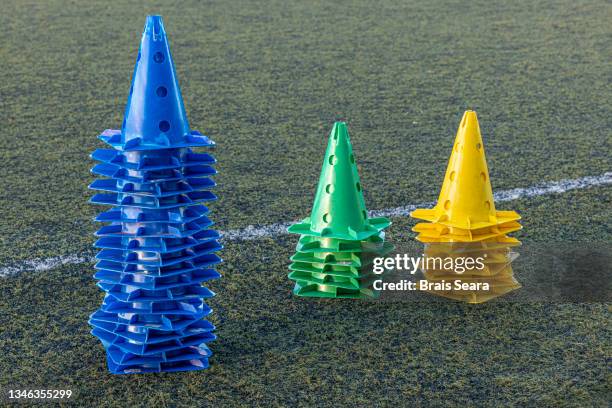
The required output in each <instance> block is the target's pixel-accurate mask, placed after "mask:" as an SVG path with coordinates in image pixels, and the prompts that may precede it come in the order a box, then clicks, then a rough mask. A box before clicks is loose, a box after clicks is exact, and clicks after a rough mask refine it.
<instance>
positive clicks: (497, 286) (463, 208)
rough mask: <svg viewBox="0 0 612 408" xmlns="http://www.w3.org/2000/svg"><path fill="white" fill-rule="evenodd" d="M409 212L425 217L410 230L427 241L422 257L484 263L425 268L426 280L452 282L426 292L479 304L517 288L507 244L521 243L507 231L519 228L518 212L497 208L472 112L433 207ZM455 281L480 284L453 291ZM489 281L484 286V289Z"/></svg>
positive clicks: (461, 128)
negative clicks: (477, 266)
mask: <svg viewBox="0 0 612 408" xmlns="http://www.w3.org/2000/svg"><path fill="white" fill-rule="evenodd" d="M410 215H411V217H413V218H417V219H421V220H425V221H429V222H428V223H419V224H417V225H415V226H414V228H413V229H412V230H413V231H414V232H417V233H418V235H417V238H416V239H417V240H418V241H421V242H423V243H424V244H425V252H424V254H425V257H441V258H459V257H471V258H473V259H476V258H479V257H482V258H483V259H484V262H483V263H484V268H482V269H478V270H477V269H473V270H470V271H464V272H463V273H461V274H459V273H457V272H456V271H454V270H447V269H432V268H430V269H427V268H425V269H424V270H423V273H424V275H425V277H426V278H427V280H428V282H431V283H445V282H446V283H450V284H451V285H450V286H451V289H446V288H445V289H443V290H442V289H432V290H430V292H432V293H435V294H438V295H441V296H444V297H448V298H452V299H457V300H462V301H466V302H469V303H481V302H485V301H487V300H490V299H493V298H495V297H498V296H501V295H503V294H506V293H508V292H510V291H512V290H514V289H517V288H519V287H520V284H519V283H518V282H517V281H516V280H515V279H514V276H513V273H512V268H511V266H510V263H511V262H512V261H513V260H514V259H515V257H516V254H515V253H513V252H512V251H511V247H513V246H517V245H520V242H519V241H518V240H517V239H516V238H511V237H508V236H507V235H506V234H508V233H511V232H514V231H518V230H520V229H521V225H520V224H519V223H518V220H519V219H520V218H521V217H520V216H519V215H518V214H517V213H516V212H514V211H497V210H496V208H495V202H494V200H493V190H492V189H491V182H490V180H489V170H488V168H487V161H486V157H485V153H484V145H483V143H482V136H481V134H480V127H479V125H478V118H477V117H476V112H473V111H466V112H465V114H464V115H463V119H462V120H461V124H460V125H459V130H458V131H457V137H456V139H455V145H454V146H453V152H452V154H451V157H450V160H449V162H448V167H447V169H446V175H445V177H444V183H443V184H442V190H441V191H440V196H439V197H438V202H437V204H436V206H435V207H434V208H432V209H417V210H415V211H413V212H412V213H411V214H410ZM458 280H460V281H461V283H467V284H472V283H474V284H475V283H480V284H483V285H479V286H480V288H479V289H478V290H457V289H455V286H456V285H455V282H456V281H458ZM485 283H486V284H487V285H484V284H485ZM469 286H474V285H469ZM487 286H488V287H489V289H488V290H483V289H482V287H487ZM438 287H439V286H438Z"/></svg>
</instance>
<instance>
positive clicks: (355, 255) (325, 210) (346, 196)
mask: <svg viewBox="0 0 612 408" xmlns="http://www.w3.org/2000/svg"><path fill="white" fill-rule="evenodd" d="M390 224H391V222H390V221H389V220H388V219H386V218H370V217H368V212H367V209H366V206H365V201H364V199H363V191H362V188H361V184H360V182H359V174H358V172H357V165H356V163H355V157H354V155H353V149H352V146H351V142H350V139H349V135H348V131H347V128H346V124H345V123H344V122H336V123H335V124H334V127H333V129H332V131H331V133H330V136H329V142H328V145H327V151H326V152H325V159H324V161H323V167H322V169H321V175H320V178H319V184H318V187H317V191H316V196H315V202H314V205H313V207H312V211H311V215H310V217H308V218H306V219H304V220H303V221H302V222H300V223H297V224H295V225H292V226H291V227H289V229H288V231H289V232H290V233H295V234H300V235H301V238H300V240H299V242H298V245H297V253H296V254H295V255H294V256H293V257H291V261H292V263H291V265H290V266H289V269H290V270H291V273H289V279H291V280H293V281H295V289H294V291H293V292H294V294H296V295H298V296H310V297H331V298H367V297H374V296H376V293H375V291H374V290H373V289H372V282H373V280H374V279H375V278H374V276H375V275H373V274H372V272H371V271H372V267H371V264H372V262H373V258H374V257H376V256H382V255H384V254H386V253H388V252H390V251H391V250H393V246H392V245H390V244H389V243H386V242H385V241H384V232H383V229H384V228H386V227H388V226H389V225H390Z"/></svg>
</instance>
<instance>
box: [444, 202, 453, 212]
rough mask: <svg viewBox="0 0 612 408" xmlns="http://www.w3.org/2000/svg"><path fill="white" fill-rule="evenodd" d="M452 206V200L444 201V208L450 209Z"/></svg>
mask: <svg viewBox="0 0 612 408" xmlns="http://www.w3.org/2000/svg"><path fill="white" fill-rule="evenodd" d="M450 206H451V202H450V200H446V201H445V202H444V209H445V210H448V209H449V208H450Z"/></svg>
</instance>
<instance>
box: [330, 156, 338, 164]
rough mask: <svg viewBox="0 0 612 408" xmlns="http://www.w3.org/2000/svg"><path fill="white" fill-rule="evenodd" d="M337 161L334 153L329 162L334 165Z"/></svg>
mask: <svg viewBox="0 0 612 408" xmlns="http://www.w3.org/2000/svg"><path fill="white" fill-rule="evenodd" d="M336 161H337V160H336V156H334V155H333V154H332V155H331V156H329V164H331V165H332V166H333V165H334V164H336Z"/></svg>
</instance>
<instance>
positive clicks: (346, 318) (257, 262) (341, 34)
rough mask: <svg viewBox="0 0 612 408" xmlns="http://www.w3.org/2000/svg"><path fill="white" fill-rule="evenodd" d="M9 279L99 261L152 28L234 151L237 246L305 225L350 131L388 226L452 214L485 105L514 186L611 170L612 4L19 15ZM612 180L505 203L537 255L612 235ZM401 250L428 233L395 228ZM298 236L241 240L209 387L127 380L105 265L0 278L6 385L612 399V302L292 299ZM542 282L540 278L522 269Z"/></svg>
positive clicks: (109, 390) (148, 399)
mask: <svg viewBox="0 0 612 408" xmlns="http://www.w3.org/2000/svg"><path fill="white" fill-rule="evenodd" d="M1 8H2V12H1V13H0V38H2V46H1V47H0V112H1V116H0V117H1V118H2V120H3V125H2V126H1V127H0V141H1V145H0V163H2V173H3V177H4V183H3V186H2V189H1V191H0V220H2V221H0V266H4V265H11V264H14V263H19V262H20V261H23V260H27V259H33V258H46V257H53V256H58V255H69V254H75V253H77V254H80V253H91V252H92V251H91V244H92V243H93V236H92V235H91V234H92V232H93V231H94V229H95V228H96V226H95V225H94V224H93V223H92V222H91V218H92V216H93V215H94V214H96V213H97V212H99V211H100V210H101V208H99V207H94V206H91V205H88V204H87V199H88V197H89V196H90V195H91V194H90V193H89V192H88V191H87V184H88V183H89V182H90V181H91V180H92V179H93V177H92V176H91V175H90V174H89V172H88V170H89V168H90V167H91V165H92V164H93V163H92V162H91V160H89V159H88V157H87V155H88V154H89V153H90V152H91V151H93V150H94V149H95V148H96V147H101V146H102V144H101V143H100V142H99V141H97V139H96V136H97V134H98V133H99V132H101V131H102V130H104V129H105V128H109V127H115V128H116V127H119V125H120V123H121V120H122V115H123V107H124V104H125V101H126V99H127V93H128V90H129V84H130V76H131V74H132V68H133V63H134V62H135V58H136V54H137V47H138V43H139V38H140V33H141V29H142V25H143V23H144V17H145V15H146V14H151V13H158V14H162V15H163V16H164V19H165V25H166V29H167V32H168V35H169V38H170V43H171V47H172V51H173V56H174V60H175V64H176V68H177V72H178V74H179V80H180V84H181V86H182V91H183V97H184V99H185V105H186V108H187V112H188V115H189V119H190V123H191V125H192V127H193V128H195V129H199V130H201V131H203V132H204V133H206V134H208V135H210V136H211V137H212V138H213V139H214V140H215V141H216V142H217V143H218V147H217V148H216V150H215V152H214V154H215V156H216V157H217V159H218V161H219V165H218V170H219V175H218V177H217V178H216V181H217V182H218V183H219V188H218V190H217V192H218V194H219V196H220V200H219V202H218V203H216V204H214V205H213V206H212V208H213V211H214V212H213V214H212V218H213V219H214V220H215V221H216V222H217V225H218V227H219V229H222V230H229V229H235V228H242V227H245V226H247V225H257V224H260V225H265V224H270V223H275V222H285V221H291V220H295V219H298V218H301V217H304V216H306V215H307V214H308V211H309V209H310V205H311V203H312V201H311V200H312V194H313V191H314V187H315V185H316V181H317V176H318V172H319V169H320V161H321V160H322V155H323V151H324V149H325V145H326V143H325V139H326V137H327V133H328V132H329V129H330V128H331V125H332V123H333V121H334V120H335V119H343V120H346V121H347V122H348V125H349V132H350V134H351V139H352V142H353V147H354V151H355V156H356V159H357V161H358V164H359V167H360V172H361V179H362V185H363V186H364V190H365V194H366V203H367V204H368V207H369V209H372V210H374V209H383V208H390V207H397V206H401V205H406V204H412V203H419V202H426V201H432V200H434V199H435V198H436V195H437V192H438V189H439V187H440V183H441V179H442V176H443V172H444V168H445V166H446V160H447V157H448V154H449V153H450V148H451V146H452V142H453V138H454V134H455V131H456V128H457V126H458V122H459V119H460V117H461V115H462V113H463V110H464V109H467V108H473V109H476V110H477V112H478V114H479V119H480V124H481V129H482V133H483V137H484V143H485V148H486V152H487V157H488V162H489V168H490V173H491V180H492V183H493V187H494V189H508V188H514V187H524V186H531V185H533V184H536V183H538V182H542V181H554V180H559V179H564V178H577V177H582V176H587V175H599V174H602V173H604V172H606V171H610V169H611V168H612V159H611V157H610V149H611V147H612V134H611V130H610V129H611V128H612V126H611V125H612V123H611V121H612V119H611V116H610V114H609V102H610V98H611V92H610V86H609V85H610V82H611V80H612V77H611V72H612V58H611V56H612V45H611V44H612V41H610V38H611V35H612V34H611V31H610V28H609V21H610V19H611V18H612V7H610V6H609V5H607V4H605V3H603V2H596V1H589V2H580V1H579V2H576V1H571V2H570V1H560V2H553V1H536V2H516V3H512V4H509V3H508V2H502V1H494V2H491V1H472V2H469V3H461V2H454V1H439V0H437V1H433V2H420V3H416V2H406V1H399V0H398V1H388V0H386V1H383V2H376V3H375V2H368V1H366V0H361V1H352V2H349V1H338V2H333V3H331V2H322V1H321V2H318V1H314V2H287V1H280V0H278V1H265V2H263V1H234V2H230V1H209V2H196V1H187V2H163V3H162V2H160V3H158V4H148V5H145V6H142V5H138V4H136V3H135V2H131V1H127V0H126V1H123V2H96V3H94V2H88V3H85V2H76V1H74V2H65V1H58V0H54V1H53V0H52V1H48V2H45V3H35V2H29V1H16V0H14V1H8V0H7V1H4V2H3V3H2V7H1ZM611 199H612V192H611V189H610V187H609V186H602V187H596V188H591V189H585V190H579V191H573V192H568V193H565V194H562V195H547V196H541V197H536V198H530V199H524V200H516V201H511V202H505V203H503V204H501V205H500V206H499V207H501V208H502V209H514V210H517V211H519V212H520V213H521V214H522V215H523V217H524V220H523V225H524V226H525V229H524V230H523V231H521V232H520V233H519V234H518V235H517V236H518V237H519V238H520V239H522V240H524V241H539V242H550V241H555V240H558V241H591V242H595V241H597V242H609V241H610V240H612V231H611V229H610V219H611V216H612V210H611V208H612V206H611V205H610V201H611ZM393 221H394V225H393V226H392V227H391V229H390V231H389V234H388V238H389V239H390V240H394V241H395V242H402V241H403V240H409V239H411V237H412V236H413V234H412V233H410V232H409V227H410V225H412V223H413V222H412V221H410V220H408V219H406V218H398V219H394V220H393ZM295 241H296V237H291V236H280V237H274V238H263V239H260V240H255V241H249V242H241V241H231V242H225V244H226V249H225V250H224V251H223V253H222V255H223V257H224V259H225V260H226V262H225V263H224V264H223V266H222V267H221V268H220V271H221V273H222V274H223V275H224V279H222V280H220V281H219V282H215V283H214V284H213V289H214V290H215V291H216V292H217V294H218V296H217V297H216V298H215V299H214V300H213V301H212V302H211V303H212V306H213V307H214V308H215V314H214V315H213V318H212V319H213V321H214V322H215V323H216V324H217V325H218V327H219V329H218V332H217V334H218V336H219V340H218V341H217V342H215V343H213V344H212V346H211V347H212V349H213V351H214V352H215V356H214V357H213V358H212V360H211V362H212V367H211V369H210V370H208V371H206V372H199V373H186V374H173V375H150V376H123V377H115V376H111V375H109V374H107V371H106V368H105V366H104V364H105V362H104V360H105V359H104V354H103V350H102V347H101V345H100V344H99V343H98V342H97V340H96V339H95V338H93V337H92V336H90V335H89V334H88V333H87V331H88V327H87V325H86V320H87V315H88V314H89V313H90V312H92V311H93V310H95V308H96V307H98V306H99V303H100V301H101V298H102V292H101V291H99V290H98V289H97V288H96V287H95V283H94V281H93V279H92V278H91V274H92V265H91V264H81V265H71V266H65V267H61V268H56V269H53V270H51V271H46V272H44V273H34V272H25V273H22V274H20V275H19V276H15V277H10V278H3V279H0V288H1V291H0V293H1V296H0V310H1V311H2V313H0V323H1V324H2V327H3V330H2V331H1V332H0V345H2V351H3V352H2V353H0V386H1V387H8V386H20V387H23V386H30V387H42V388H49V387H50V386H54V387H56V388H60V387H71V388H72V389H73V390H74V392H75V393H76V394H77V396H76V398H77V399H76V400H75V401H76V402H78V403H81V404H83V405H85V404H87V405H92V404H95V405H100V404H102V405H117V406H125V404H129V405H151V404H154V403H159V404H160V405H166V406H173V405H184V404H188V403H193V404H196V405H208V404H211V405H212V404H215V405H228V406H236V405H238V404H240V403H242V404H254V403H259V404H261V405H269V404H273V405H296V404H304V405H315V404H317V405H322V404H330V405H331V404H336V405H338V404H340V405H342V404H347V405H349V404H351V405H364V406H365V405H371V404H374V403H376V402H379V403H381V404H385V405H390V404H394V405H400V406H401V405H407V404H411V405H417V406H418V405H421V406H429V405H449V406H456V405H459V404H461V405H467V406H471V405H477V406H487V405H489V406H496V405H497V406H499V405H502V406H509V405H521V406H524V405H531V406H563V405H568V406H607V402H608V400H609V399H610V396H611V394H610V377H609V372H608V365H607V359H609V357H610V351H611V350H610V340H611V338H612V336H611V333H610V325H609V312H610V307H609V304H601V303H599V304H551V303H546V302H540V303H533V304H521V303H503V304H485V305H481V306H468V305H462V304H456V303H453V302H450V301H449V302H442V303H440V302H436V303H431V302H427V301H423V302H408V303H401V302H400V303H384V302H381V303H368V302H350V301H316V300H314V301H313V300H305V299H296V298H294V297H292V296H291V294H290V289H291V284H290V282H289V281H288V280H287V278H286V272H287V271H286V267H287V264H288V257H289V256H290V255H291V253H292V252H293V247H294V245H295ZM517 277H518V279H519V280H520V271H517Z"/></svg>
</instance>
